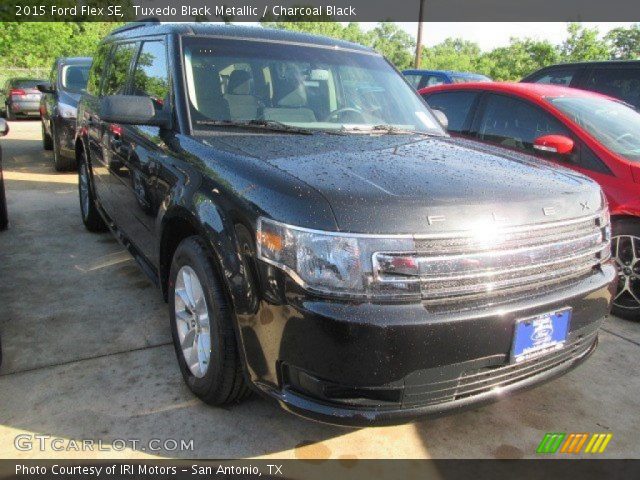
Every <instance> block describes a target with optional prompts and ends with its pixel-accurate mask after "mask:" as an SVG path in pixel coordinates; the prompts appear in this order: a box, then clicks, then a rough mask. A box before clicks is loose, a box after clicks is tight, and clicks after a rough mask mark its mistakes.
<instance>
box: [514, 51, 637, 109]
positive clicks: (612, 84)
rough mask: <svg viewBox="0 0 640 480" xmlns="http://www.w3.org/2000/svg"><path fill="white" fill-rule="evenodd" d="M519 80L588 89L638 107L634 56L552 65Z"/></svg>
mask: <svg viewBox="0 0 640 480" xmlns="http://www.w3.org/2000/svg"><path fill="white" fill-rule="evenodd" d="M522 81H523V82H526V83H550V84H553V85H563V86H565V87H573V88H581V89H583V90H591V91H593V92H599V93H603V94H605V95H608V96H610V97H614V98H619V99H621V100H624V101H625V102H627V103H628V104H630V105H633V106H634V107H636V108H640V61H637V60H629V61H610V62H583V63H564V64H561V65H552V66H550V67H545V68H542V69H540V70H538V71H537V72H534V73H532V74H531V75H529V76H527V77H525V78H523V79H522Z"/></svg>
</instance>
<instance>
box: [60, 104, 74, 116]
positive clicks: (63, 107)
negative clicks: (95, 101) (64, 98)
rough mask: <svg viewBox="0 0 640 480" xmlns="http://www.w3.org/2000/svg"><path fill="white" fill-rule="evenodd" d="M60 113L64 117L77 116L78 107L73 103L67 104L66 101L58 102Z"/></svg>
mask: <svg viewBox="0 0 640 480" xmlns="http://www.w3.org/2000/svg"><path fill="white" fill-rule="evenodd" d="M58 113H59V114H60V116H61V117H62V118H76V115H77V114H78V109H77V108H76V107H74V106H72V105H67V104H66V103H60V104H58Z"/></svg>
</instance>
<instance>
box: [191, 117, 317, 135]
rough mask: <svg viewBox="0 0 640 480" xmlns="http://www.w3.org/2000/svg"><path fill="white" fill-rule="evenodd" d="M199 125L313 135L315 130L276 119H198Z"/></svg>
mask: <svg viewBox="0 0 640 480" xmlns="http://www.w3.org/2000/svg"><path fill="white" fill-rule="evenodd" d="M196 123H197V124H198V125H211V126H215V127H240V128H258V129H261V130H270V131H272V132H287V133H299V134H301V135H313V132H312V131H311V130H309V129H307V128H301V127H295V126H293V125H287V124H286V123H282V122H278V121H276V120H257V119H254V120H242V121H237V120H196Z"/></svg>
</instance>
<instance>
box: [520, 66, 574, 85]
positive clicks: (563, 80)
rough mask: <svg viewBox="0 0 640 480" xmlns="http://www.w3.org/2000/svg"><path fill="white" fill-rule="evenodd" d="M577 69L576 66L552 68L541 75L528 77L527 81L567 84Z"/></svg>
mask: <svg viewBox="0 0 640 480" xmlns="http://www.w3.org/2000/svg"><path fill="white" fill-rule="evenodd" d="M577 71H578V69H577V67H562V68H553V69H551V70H547V71H545V72H543V73H542V74H541V76H538V77H534V78H532V79H530V80H529V82H531V83H548V84H551V85H564V86H569V84H571V81H572V80H573V77H574V76H575V75H576V72H577Z"/></svg>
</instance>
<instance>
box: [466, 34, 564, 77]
mask: <svg viewBox="0 0 640 480" xmlns="http://www.w3.org/2000/svg"><path fill="white" fill-rule="evenodd" d="M559 58H560V54H559V52H558V48H557V47H556V46H554V45H552V44H551V43H550V42H547V41H537V40H532V39H529V38H527V39H518V38H512V39H511V40H510V43H509V46H507V47H499V48H495V49H493V50H492V51H490V52H487V53H485V54H483V55H481V56H480V57H479V58H478V61H477V63H476V71H477V72H479V73H483V74H485V75H488V76H489V77H491V78H493V79H494V80H520V79H521V78H522V77H524V76H525V75H527V74H529V73H531V72H533V71H535V70H538V69H539V68H542V67H544V66H547V65H551V64H554V63H557V62H558V60H559Z"/></svg>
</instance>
